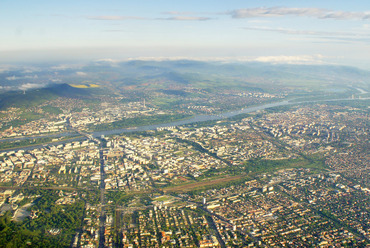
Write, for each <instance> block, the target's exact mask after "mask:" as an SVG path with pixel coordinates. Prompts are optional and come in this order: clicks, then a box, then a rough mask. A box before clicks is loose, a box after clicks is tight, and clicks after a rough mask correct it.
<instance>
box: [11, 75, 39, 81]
mask: <svg viewBox="0 0 370 248" xmlns="http://www.w3.org/2000/svg"><path fill="white" fill-rule="evenodd" d="M37 78H39V77H38V76H37V75H33V76H31V75H27V76H23V77H16V76H14V75H13V76H10V77H6V80H8V81H13V80H20V79H37Z"/></svg>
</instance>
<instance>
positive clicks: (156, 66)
mask: <svg viewBox="0 0 370 248" xmlns="http://www.w3.org/2000/svg"><path fill="white" fill-rule="evenodd" d="M88 84H94V85H98V86H100V87H99V88H94V89H93V88H89V87H79V88H76V87H72V86H70V85H75V86H78V85H88ZM169 87H172V89H171V90H178V89H181V88H184V87H194V88H198V89H204V90H207V91H214V90H222V89H243V90H247V91H248V90H250V91H263V92H274V91H277V90H279V89H282V88H285V89H286V88H289V89H292V90H308V91H315V90H318V91H320V90H324V89H327V88H330V89H341V88H348V87H362V88H363V89H365V90H367V91H369V90H370V72H369V71H364V70H360V69H357V68H354V67H348V66H333V65H272V64H266V63H256V62H253V63H251V62H249V63H222V62H200V61H191V60H178V61H140V60H137V61H128V62H106V61H100V62H91V63H89V64H86V65H79V66H76V65H71V66H68V65H67V66H66V65H63V66H56V65H47V66H45V65H43V66H39V67H35V66H33V67H29V68H27V67H21V68H16V69H9V70H5V71H2V72H0V92H2V93H1V95H0V108H4V107H8V106H25V105H27V104H30V103H32V104H37V103H39V102H41V101H43V100H48V99H52V98H55V97H58V96H63V97H85V98H86V97H92V96H93V95H94V94H99V92H104V94H115V93H116V92H121V91H122V92H127V91H129V90H136V91H137V92H139V91H148V90H149V91H150V90H154V91H158V92H162V93H163V92H164V93H168V94H183V93H179V92H176V91H166V90H168V89H169ZM173 88H174V89H173ZM24 93H25V94H24ZM91 94H92V95H91Z"/></svg>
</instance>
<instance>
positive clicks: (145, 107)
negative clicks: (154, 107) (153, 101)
mask: <svg viewBox="0 0 370 248" xmlns="http://www.w3.org/2000/svg"><path fill="white" fill-rule="evenodd" d="M144 108H146V106H145V98H144Z"/></svg>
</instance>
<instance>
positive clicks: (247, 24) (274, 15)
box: [0, 0, 370, 69]
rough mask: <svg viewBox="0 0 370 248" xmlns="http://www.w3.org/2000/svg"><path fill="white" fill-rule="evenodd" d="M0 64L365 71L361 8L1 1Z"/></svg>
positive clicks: (359, 4) (367, 21) (365, 22)
mask: <svg viewBox="0 0 370 248" xmlns="http://www.w3.org/2000/svg"><path fill="white" fill-rule="evenodd" d="M0 6H1V9H2V10H3V12H4V13H2V15H1V16H0V20H1V23H3V25H2V30H3V31H2V43H1V45H0V63H2V64H11V63H20V62H21V63H29V62H53V61H71V62H72V61H87V60H98V59H119V60H121V59H129V58H152V59H158V58H168V59H176V58H182V59H184V58H185V59H193V60H228V61H240V60H241V61H258V62H271V63H288V64H335V65H351V66H355V67H359V68H362V69H368V68H370V67H369V65H370V63H369V61H368V57H367V54H368V53H367V52H366V51H369V50H370V45H369V44H370V43H369V40H370V35H369V33H370V32H369V31H370V8H369V7H370V6H369V4H368V2H366V1H356V3H353V2H348V1H325V2H322V1H317V0H315V1H309V2H296V1H287V0H286V1H280V2H279V3H278V4H277V3H276V2H275V1H268V0H263V1H255V2H245V1H240V0H233V1H227V2H225V1H201V2H199V1H197V2H195V1H176V3H174V2H171V1H168V0H164V1H135V2H133V1H132V2H121V1H104V2H101V1H85V0H84V1H78V2H75V1H63V2H47V1H40V0H39V1H32V2H29V1H24V0H20V1H17V2H12V1H3V2H2V4H0Z"/></svg>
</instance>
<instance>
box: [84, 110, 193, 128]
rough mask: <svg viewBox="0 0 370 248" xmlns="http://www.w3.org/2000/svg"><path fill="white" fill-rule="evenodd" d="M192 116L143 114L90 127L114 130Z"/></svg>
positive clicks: (90, 126)
mask: <svg viewBox="0 0 370 248" xmlns="http://www.w3.org/2000/svg"><path fill="white" fill-rule="evenodd" d="M189 117H191V116H190V115H185V114H175V115H170V114H164V115H155V116H141V117H135V118H129V119H124V120H120V121H115V122H112V123H105V124H99V125H89V129H90V130H92V131H103V130H112V129H120V128H128V127H139V126H146V125H155V124H160V123H169V122H174V121H179V120H183V119H186V118H189Z"/></svg>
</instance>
